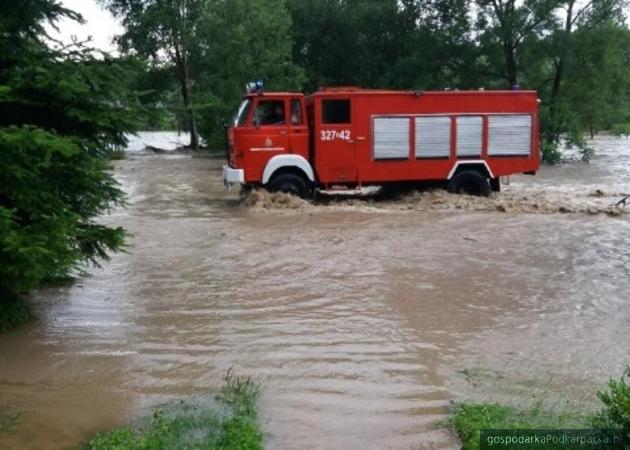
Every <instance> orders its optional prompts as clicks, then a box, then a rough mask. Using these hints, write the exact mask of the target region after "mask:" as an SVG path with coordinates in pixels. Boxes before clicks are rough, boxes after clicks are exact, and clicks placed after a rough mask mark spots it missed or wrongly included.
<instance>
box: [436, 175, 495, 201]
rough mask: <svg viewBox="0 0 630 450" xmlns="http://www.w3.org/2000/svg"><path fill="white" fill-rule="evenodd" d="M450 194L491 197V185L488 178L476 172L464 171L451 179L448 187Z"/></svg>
mask: <svg viewBox="0 0 630 450" xmlns="http://www.w3.org/2000/svg"><path fill="white" fill-rule="evenodd" d="M446 190H447V191H448V192H451V193H454V194H468V195H477V196H479V197H487V196H488V195H490V185H489V184H488V180H487V178H486V177H485V176H484V175H482V174H481V173H479V172H477V171H476V170H462V171H461V172H459V173H457V174H455V176H454V177H453V178H451V179H450V181H449V182H448V184H447V186H446Z"/></svg>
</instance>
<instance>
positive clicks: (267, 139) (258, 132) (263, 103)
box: [243, 96, 291, 181]
mask: <svg viewBox="0 0 630 450" xmlns="http://www.w3.org/2000/svg"><path fill="white" fill-rule="evenodd" d="M255 101H256V104H255V109H254V113H253V114H252V117H251V124H250V132H249V133H247V137H244V141H245V142H244V143H243V144H244V145H243V147H244V149H243V150H244V151H245V152H247V157H246V158H245V159H246V160H247V161H248V164H247V165H248V167H247V168H246V170H245V178H246V181H260V180H261V179H262V173H263V170H264V169H265V166H266V165H267V162H268V161H269V160H270V159H271V158H272V157H274V156H276V155H281V154H285V153H289V149H290V147H291V146H290V137H289V130H290V129H291V127H290V126H289V117H288V116H289V114H288V107H289V105H288V100H287V99H286V98H280V97H279V98H273V97H266V96H265V97H257V98H256V99H255Z"/></svg>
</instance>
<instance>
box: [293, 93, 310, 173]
mask: <svg viewBox="0 0 630 450" xmlns="http://www.w3.org/2000/svg"><path fill="white" fill-rule="evenodd" d="M304 106H305V105H304V98H292V99H291V100H290V104H289V113H290V116H289V122H290V125H291V128H290V129H289V142H290V150H289V151H290V152H291V153H295V154H298V155H301V156H303V157H304V158H305V159H306V160H307V161H308V159H309V151H308V125H307V124H306V115H305V110H304Z"/></svg>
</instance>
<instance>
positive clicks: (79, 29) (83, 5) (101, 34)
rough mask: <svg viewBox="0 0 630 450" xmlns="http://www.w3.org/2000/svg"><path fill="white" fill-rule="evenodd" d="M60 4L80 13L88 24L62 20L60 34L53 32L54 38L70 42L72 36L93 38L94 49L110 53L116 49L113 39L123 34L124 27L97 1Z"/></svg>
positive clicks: (63, 0)
mask: <svg viewBox="0 0 630 450" xmlns="http://www.w3.org/2000/svg"><path fill="white" fill-rule="evenodd" d="M60 3H61V4H62V5H63V6H65V7H66V8H68V9H71V10H73V11H76V12H78V13H80V14H81V15H82V16H83V18H84V19H85V22H86V23H85V24H84V25H81V24H79V23H77V22H75V21H73V20H61V21H59V22H58V23H57V27H58V28H59V33H55V32H54V31H51V34H52V35H53V37H55V38H57V39H61V40H62V41H64V42H70V41H71V39H72V36H76V37H77V39H79V40H84V39H86V38H87V37H88V36H92V44H91V45H92V46H93V47H96V48H98V49H100V50H105V51H109V52H113V51H114V50H115V49H116V46H115V45H114V44H112V39H113V37H114V36H115V35H116V34H120V33H121V32H122V27H121V26H120V24H119V22H118V21H117V20H116V19H114V17H113V16H112V15H111V14H110V13H109V11H107V10H105V9H103V8H101V7H100V6H99V5H98V4H97V3H96V1H95V0H61V2H60Z"/></svg>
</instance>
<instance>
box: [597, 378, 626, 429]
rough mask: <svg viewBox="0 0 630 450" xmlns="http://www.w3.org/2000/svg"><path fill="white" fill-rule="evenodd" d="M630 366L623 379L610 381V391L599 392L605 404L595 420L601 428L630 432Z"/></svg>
mask: <svg viewBox="0 0 630 450" xmlns="http://www.w3.org/2000/svg"><path fill="white" fill-rule="evenodd" d="M626 379H629V380H630V366H626V369H625V370H624V372H623V374H622V375H621V378H620V379H618V380H615V379H611V380H610V381H608V391H599V392H598V393H597V397H598V398H599V399H600V400H601V401H602V403H604V405H605V408H604V409H603V410H601V411H600V412H599V413H598V414H597V415H596V416H595V419H594V421H593V422H594V423H593V425H594V426H596V427H599V428H621V429H623V430H626V431H628V432H630V385H629V384H628V383H627V381H626Z"/></svg>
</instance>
